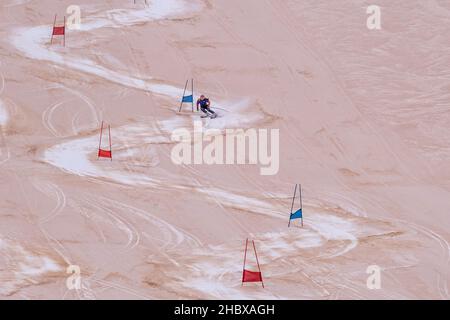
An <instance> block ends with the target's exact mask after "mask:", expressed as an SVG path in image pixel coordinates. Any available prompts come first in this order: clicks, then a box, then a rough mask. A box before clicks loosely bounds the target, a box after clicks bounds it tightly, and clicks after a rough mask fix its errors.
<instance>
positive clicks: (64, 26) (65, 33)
mask: <svg viewBox="0 0 450 320" xmlns="http://www.w3.org/2000/svg"><path fill="white" fill-rule="evenodd" d="M63 41H64V47H65V46H66V16H64V40H63Z"/></svg>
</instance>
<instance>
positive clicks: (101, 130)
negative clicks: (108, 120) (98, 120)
mask: <svg viewBox="0 0 450 320" xmlns="http://www.w3.org/2000/svg"><path fill="white" fill-rule="evenodd" d="M102 134H103V121H102V127H101V128H100V141H99V143H98V150H99V151H100V148H101V146H102ZM99 157H100V155H99V153H97V160H98V159H99Z"/></svg>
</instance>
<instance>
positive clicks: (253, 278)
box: [241, 239, 264, 288]
mask: <svg viewBox="0 0 450 320" xmlns="http://www.w3.org/2000/svg"><path fill="white" fill-rule="evenodd" d="M252 243H253V250H254V252H255V257H256V263H257V265H258V271H250V270H247V269H245V263H246V261H247V247H248V239H246V240H245V252H244V267H243V269H242V284H241V285H244V282H261V284H262V287H263V288H264V281H263V278H262V272H261V267H260V266H259V260H258V254H257V253H256V247H255V241H254V240H252Z"/></svg>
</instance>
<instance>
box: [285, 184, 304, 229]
mask: <svg viewBox="0 0 450 320" xmlns="http://www.w3.org/2000/svg"><path fill="white" fill-rule="evenodd" d="M297 187H298V193H299V205H300V209H297V211H295V212H293V210H294V202H295V197H296V195H297ZM296 219H301V220H302V227H303V204H302V185H301V184H296V185H295V189H294V196H293V197H292V206H291V214H290V216H289V223H288V227H290V226H291V221H292V220H296Z"/></svg>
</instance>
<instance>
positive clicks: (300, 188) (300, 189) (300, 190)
mask: <svg viewBox="0 0 450 320" xmlns="http://www.w3.org/2000/svg"><path fill="white" fill-rule="evenodd" d="M299 192H300V209H302V227H303V202H302V185H301V184H299Z"/></svg>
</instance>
